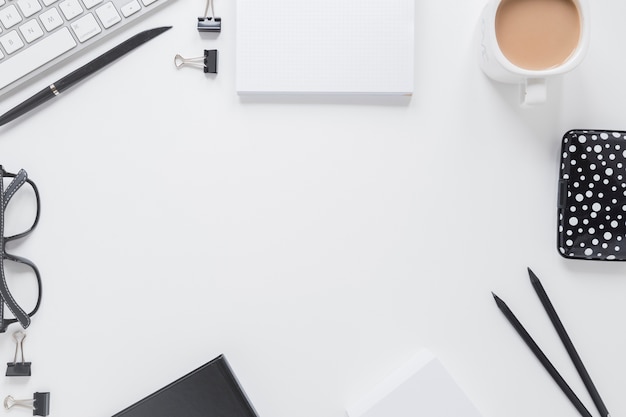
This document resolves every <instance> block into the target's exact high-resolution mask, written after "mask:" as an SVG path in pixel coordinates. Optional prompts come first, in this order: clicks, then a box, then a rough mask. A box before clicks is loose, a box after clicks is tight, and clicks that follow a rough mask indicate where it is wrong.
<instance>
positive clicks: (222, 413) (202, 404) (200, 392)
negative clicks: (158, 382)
mask: <svg viewBox="0 0 626 417" xmlns="http://www.w3.org/2000/svg"><path fill="white" fill-rule="evenodd" d="M113 417H258V416H257V414H256V412H255V411H254V408H253V407H252V404H251V403H250V401H249V400H248V398H247V396H246V394H245V393H244V391H243V389H242V388H241V386H240V385H239V382H238V381H237V378H236V377H235V375H234V373H233V371H232V369H231V368H230V366H229V364H228V362H227V361H226V357H225V356H224V355H220V356H218V357H217V358H215V359H213V360H212V361H210V362H208V363H207V364H205V365H202V366H201V367H199V368H198V369H196V370H194V371H192V372H190V373H188V374H187V375H185V376H183V377H182V378H179V379H178V380H176V381H174V382H172V383H171V384H169V385H167V386H165V387H163V388H161V389H160V390H158V391H156V392H155V393H153V394H151V395H149V396H147V397H146V398H144V399H142V400H140V401H138V402H137V403H135V404H133V405H131V406H130V407H128V408H126V409H125V410H122V411H120V412H119V413H117V414H115V415H114V416H113Z"/></svg>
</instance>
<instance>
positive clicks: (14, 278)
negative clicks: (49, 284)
mask: <svg viewBox="0 0 626 417" xmlns="http://www.w3.org/2000/svg"><path fill="white" fill-rule="evenodd" d="M5 179H7V180H8V179H10V182H9V183H8V184H7V185H6V186H5ZM40 209H41V205H40V201H39V190H38V189H37V186H36V185H35V183H34V182H33V181H32V180H30V179H29V178H28V174H27V173H26V171H24V170H23V169H21V170H20V171H19V172H18V173H17V174H12V173H10V172H7V171H5V170H4V168H3V167H2V165H0V256H1V257H2V262H1V263H0V333H4V332H5V331H6V330H7V327H8V326H9V325H10V324H13V323H19V324H20V325H21V326H22V327H23V328H27V327H28V326H29V325H30V318H31V317H32V316H33V315H34V314H35V313H36V312H37V310H38V309H39V305H40V304H41V276H40V275H39V270H38V269H37V266H36V265H35V264H34V263H33V262H31V261H30V260H28V259H26V258H23V257H21V256H17V255H13V254H10V253H8V252H7V250H6V244H7V243H9V242H13V241H16V240H18V239H21V238H23V237H25V236H27V235H28V234H30V233H31V232H32V231H33V230H34V229H35V227H36V226H37V223H39V213H40ZM34 286H36V288H37V299H36V301H35V302H34V307H33V308H32V310H31V311H30V313H26V311H25V310H24V309H23V308H22V307H20V304H18V302H17V301H16V300H19V301H20V303H21V304H22V305H24V304H25V303H24V300H25V299H26V300H28V296H27V295H26V294H29V295H31V296H32V293H33V291H32V290H33V287H34ZM31 298H32V297H31ZM31 304H32V301H31ZM5 305H6V307H7V308H8V310H9V312H10V313H11V314H12V315H13V317H5V309H4V306H5Z"/></svg>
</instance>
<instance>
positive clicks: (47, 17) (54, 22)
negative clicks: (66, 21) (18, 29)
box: [39, 7, 63, 32]
mask: <svg viewBox="0 0 626 417" xmlns="http://www.w3.org/2000/svg"><path fill="white" fill-rule="evenodd" d="M39 20H41V23H43V27H44V28H46V30H47V31H48V32H52V31H53V30H54V29H56V28H58V27H59V26H61V25H62V24H63V18H62V17H61V15H60V14H59V11H58V10H57V8H56V7H53V8H51V9H48V10H46V11H45V12H43V13H42V14H40V15H39Z"/></svg>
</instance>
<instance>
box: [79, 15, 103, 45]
mask: <svg viewBox="0 0 626 417" xmlns="http://www.w3.org/2000/svg"><path fill="white" fill-rule="evenodd" d="M72 30H73V31H74V34H75V35H76V37H77V38H78V41H79V42H80V43H83V42H85V41H86V40H87V39H91V38H93V37H94V36H96V35H97V34H98V33H100V32H102V29H100V25H99V24H98V22H96V18H95V17H93V14H91V13H88V14H86V15H84V16H83V17H81V18H80V19H78V20H77V21H75V22H74V23H72Z"/></svg>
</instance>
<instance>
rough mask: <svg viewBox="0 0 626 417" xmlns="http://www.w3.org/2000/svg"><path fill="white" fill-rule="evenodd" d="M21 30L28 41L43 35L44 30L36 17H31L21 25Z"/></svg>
mask: <svg viewBox="0 0 626 417" xmlns="http://www.w3.org/2000/svg"><path fill="white" fill-rule="evenodd" d="M20 32H22V36H23V37H24V39H25V40H26V42H28V43H31V42H32V41H34V40H35V39H39V38H41V37H42V36H43V30H42V29H41V26H39V23H37V20H36V19H31V20H29V21H28V22H26V23H24V24H23V25H22V26H20Z"/></svg>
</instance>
